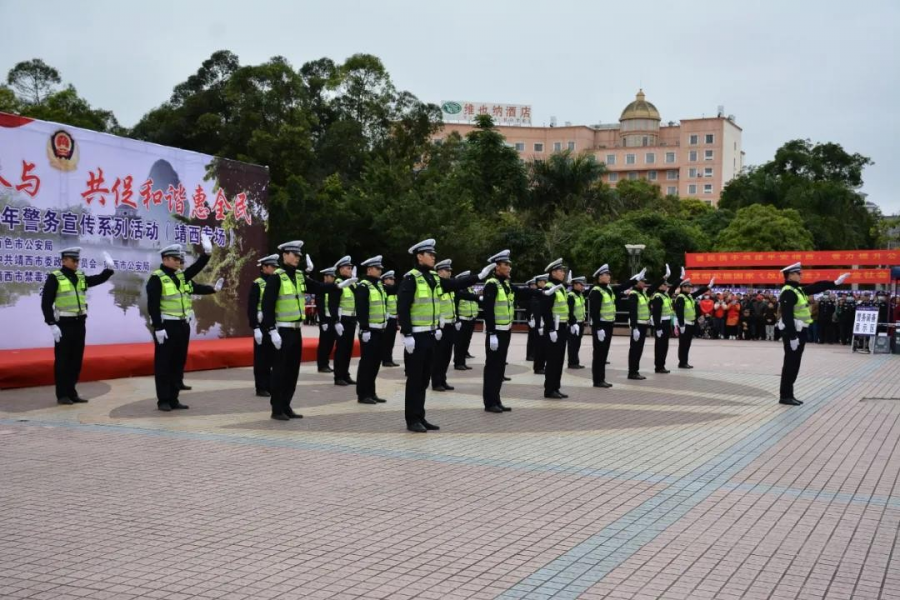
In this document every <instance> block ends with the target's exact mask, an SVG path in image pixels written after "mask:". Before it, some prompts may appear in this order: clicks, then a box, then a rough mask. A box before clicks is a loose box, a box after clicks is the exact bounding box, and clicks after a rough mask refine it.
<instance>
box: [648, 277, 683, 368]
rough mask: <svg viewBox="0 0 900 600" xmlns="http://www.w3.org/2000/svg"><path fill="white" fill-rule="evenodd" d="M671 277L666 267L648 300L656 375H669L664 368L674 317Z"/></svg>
mask: <svg viewBox="0 0 900 600" xmlns="http://www.w3.org/2000/svg"><path fill="white" fill-rule="evenodd" d="M671 275H672V271H671V270H670V269H669V265H666V276H665V277H664V278H663V280H662V282H660V284H659V286H657V287H656V291H655V292H654V293H653V296H652V297H651V298H650V322H651V323H652V325H653V333H654V337H655V338H656V342H655V344H654V353H653V354H654V361H653V362H654V366H655V367H656V368H655V371H656V372H657V373H671V371H669V370H668V369H667V368H666V358H667V357H668V356H669V338H670V337H671V336H672V317H674V316H675V310H674V309H673V307H672V296H671V294H670V293H669V281H668V279H669V277H670V276H671ZM675 287H678V286H677V285H676V286H675Z"/></svg>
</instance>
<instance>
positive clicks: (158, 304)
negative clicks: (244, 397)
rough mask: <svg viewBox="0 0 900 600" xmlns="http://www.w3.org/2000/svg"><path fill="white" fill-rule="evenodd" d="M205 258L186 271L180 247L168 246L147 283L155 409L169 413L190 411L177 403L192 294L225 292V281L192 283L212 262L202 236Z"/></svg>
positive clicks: (190, 317) (203, 235)
mask: <svg viewBox="0 0 900 600" xmlns="http://www.w3.org/2000/svg"><path fill="white" fill-rule="evenodd" d="M200 240H201V244H202V247H203V254H201V255H200V256H199V257H198V258H197V260H196V261H195V262H194V264H192V265H191V266H190V267H188V268H187V269H184V270H183V271H182V267H183V266H184V251H183V250H182V248H181V245H180V244H173V245H171V246H166V247H165V248H163V249H162V251H161V252H160V254H161V256H162V264H161V265H160V266H159V268H158V269H157V270H155V271H154V272H153V273H152V274H151V275H150V278H149V279H148V280H147V312H148V313H149V314H150V322H151V324H152V325H153V336H154V338H155V344H154V359H153V370H154V377H155V380H156V406H157V408H158V409H159V410H161V411H164V412H169V411H170V410H172V409H187V408H188V406H187V405H186V404H182V403H181V402H179V401H178V394H179V392H180V391H181V387H182V379H183V377H184V365H185V362H187V352H188V340H189V339H190V335H191V319H192V318H193V301H192V298H191V296H192V295H193V294H202V293H209V292H210V291H212V292H216V291H219V290H220V289H222V280H221V279H220V280H219V281H217V282H216V286H215V287H214V288H210V287H209V286H204V285H202V284H199V283H195V282H194V281H193V279H194V277H195V276H196V275H197V274H198V273H199V272H200V271H201V270H203V268H204V267H205V266H206V264H207V263H208V262H209V255H210V253H211V252H212V242H211V241H210V239H209V236H207V235H206V234H201V236H200Z"/></svg>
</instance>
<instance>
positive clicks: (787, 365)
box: [778, 263, 850, 406]
mask: <svg viewBox="0 0 900 600" xmlns="http://www.w3.org/2000/svg"><path fill="white" fill-rule="evenodd" d="M781 272H782V273H784V287H783V288H781V295H780V296H779V298H778V304H779V305H780V308H781V321H780V322H779V327H781V328H782V329H783V331H782V336H781V337H782V340H783V341H784V364H783V366H782V369H781V398H780V399H779V400H778V402H779V403H780V404H787V405H789V406H799V405H801V404H803V402H801V401H800V400H797V399H796V398H794V382H795V381H797V374H798V373H799V372H800V361H801V359H802V358H803V349H804V348H805V346H806V331H807V328H808V327H809V325H810V324H811V323H812V322H813V319H812V313H811V311H810V308H809V296H813V295H815V294H819V293H821V292H824V291H825V290H830V289H833V288H835V287H837V286H839V285H841V284H842V283H844V281H845V280H846V279H847V278H848V277H849V276H850V273H844V274H843V275H841V276H840V277H838V278H837V279H836V280H835V281H833V282H831V281H819V282H817V283H814V284H812V285H807V286H801V285H800V280H801V279H802V278H803V267H802V266H801V264H800V263H794V264H792V265H790V266H788V267H785V268H783V269H782V270H781Z"/></svg>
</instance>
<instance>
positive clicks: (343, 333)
mask: <svg viewBox="0 0 900 600" xmlns="http://www.w3.org/2000/svg"><path fill="white" fill-rule="evenodd" d="M334 270H335V273H336V274H337V278H336V279H335V283H336V284H338V285H340V284H341V282H342V281H344V280H346V279H348V278H353V279H356V267H354V266H353V260H352V259H351V258H350V257H349V256H345V257H343V258H341V260H339V261H337V262H336V263H335V265H334ZM329 304H330V306H329V310H330V311H331V314H332V315H336V317H334V318H335V323H334V331H335V333H336V334H337V349H335V351H334V385H341V386H346V385H356V380H355V379H353V378H352V377H350V357H351V356H352V355H353V341H354V337H355V336H356V285H355V284H353V285H350V286H347V287H343V288H341V293H340V294H332V295H331V296H330V298H329Z"/></svg>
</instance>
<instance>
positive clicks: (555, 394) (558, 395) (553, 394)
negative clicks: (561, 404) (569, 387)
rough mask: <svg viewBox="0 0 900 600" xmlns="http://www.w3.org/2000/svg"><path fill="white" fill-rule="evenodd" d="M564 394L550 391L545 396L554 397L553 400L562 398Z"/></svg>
mask: <svg viewBox="0 0 900 600" xmlns="http://www.w3.org/2000/svg"><path fill="white" fill-rule="evenodd" d="M562 397H563V395H562V394H560V393H559V392H550V393H549V394H544V398H552V399H553V400H562Z"/></svg>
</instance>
